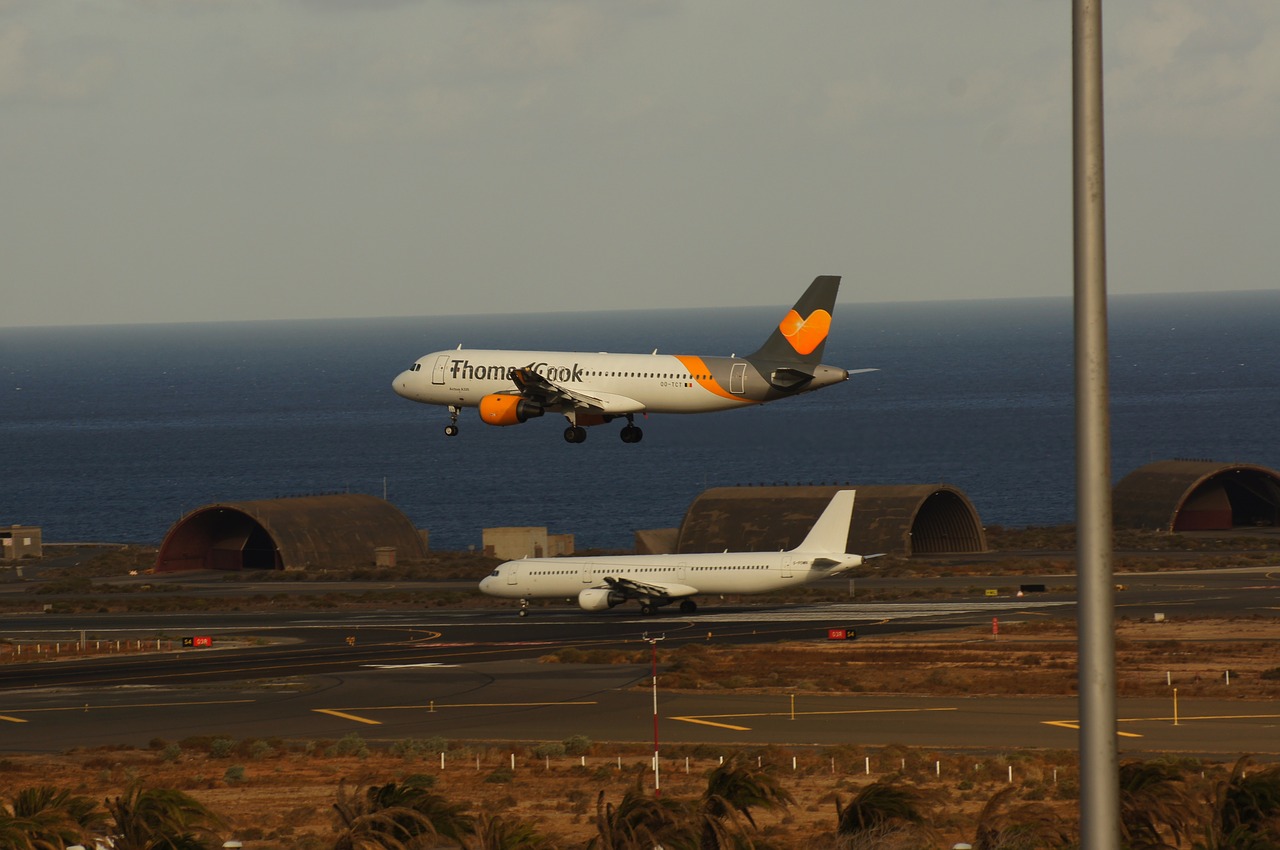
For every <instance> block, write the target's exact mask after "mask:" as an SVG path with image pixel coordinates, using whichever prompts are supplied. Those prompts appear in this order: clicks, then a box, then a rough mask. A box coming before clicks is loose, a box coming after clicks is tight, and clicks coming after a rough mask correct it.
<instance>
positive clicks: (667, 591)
mask: <svg viewBox="0 0 1280 850" xmlns="http://www.w3.org/2000/svg"><path fill="white" fill-rule="evenodd" d="M604 581H605V584H607V585H609V587H610V589H612V590H616V591H618V592H619V593H621V594H623V595H624V596H626V597H627V598H628V599H680V598H681V597H684V596H693V595H694V594H695V593H697V592H698V589H697V588H696V587H690V586H689V585H687V584H667V583H666V582H660V581H635V580H634V579H629V578H612V577H610V576H605V578H604Z"/></svg>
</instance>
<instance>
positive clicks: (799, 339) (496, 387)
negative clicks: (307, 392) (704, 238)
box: [391, 275, 875, 443]
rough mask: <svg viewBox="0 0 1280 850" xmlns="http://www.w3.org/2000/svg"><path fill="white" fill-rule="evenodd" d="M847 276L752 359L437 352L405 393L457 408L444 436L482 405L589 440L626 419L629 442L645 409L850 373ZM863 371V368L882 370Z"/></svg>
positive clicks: (751, 397)
mask: <svg viewBox="0 0 1280 850" xmlns="http://www.w3.org/2000/svg"><path fill="white" fill-rule="evenodd" d="M839 287H840V278H839V277H837V276H834V275H824V276H822V277H818V278H816V279H814V281H813V283H812V284H810V286H809V288H808V289H807V290H805V293H804V295H802V296H800V300H799V301H797V302H796V305H795V306H794V307H793V308H792V309H791V310H790V311H789V312H788V313H787V315H786V316H785V317H783V319H782V322H781V323H779V325H778V327H777V328H776V329H775V330H774V331H773V334H772V335H771V336H770V337H769V339H768V340H767V341H766V342H765V344H764V345H763V346H761V348H760V350H759V351H757V352H755V353H754V354H749V355H747V356H746V357H698V356H693V355H679V354H677V355H660V354H658V352H657V350H656V349H655V350H654V352H653V354H607V353H600V354H588V353H574V352H561V351H501V350H480V349H464V348H463V347H462V346H458V348H457V349H456V350H453V351H437V352H434V353H432V354H428V355H426V356H424V357H419V358H418V360H417V362H415V363H414V364H413V366H411V367H410V368H409V369H407V370H405V371H404V372H401V373H400V374H399V375H398V376H397V377H396V379H395V380H394V381H393V382H392V384H391V386H392V388H393V389H394V390H395V391H396V393H397V394H399V395H401V396H404V397H405V398H407V399H410V400H412V401H420V402H423V403H425V404H442V405H447V406H448V408H449V415H450V420H449V424H448V425H447V426H445V429H444V432H445V434H447V435H448V436H450V437H453V436H456V435H457V433H458V413H459V412H461V410H462V408H464V407H478V408H479V409H480V419H481V421H483V422H485V423H486V424H488V425H518V424H520V423H522V422H526V421H528V420H529V419H532V418H534V417H536V416H542V415H543V414H544V413H559V414H561V415H563V416H564V418H565V419H567V420H568V422H569V426H568V427H567V428H565V431H564V438H565V440H567V441H568V442H570V443H581V442H582V441H584V440H585V439H586V438H587V432H586V426H589V425H601V424H603V423H605V422H611V421H613V420H614V419H618V418H620V417H625V418H626V420H627V424H626V425H625V426H624V427H623V428H622V441H623V442H624V443H638V442H640V438H641V437H642V436H644V434H643V432H642V431H641V430H640V428H638V427H637V426H636V424H635V415H636V414H637V413H709V412H711V411H715V410H730V409H733V408H736V407H744V406H746V405H748V404H760V403H763V402H766V401H773V400H774V399H779V398H786V397H788V396H793V395H799V394H800V393H804V392H810V391H812V390H817V389H822V388H823V387H829V386H831V385H832V384H838V383H840V382H841V381H846V380H848V378H849V375H850V372H848V371H847V370H845V369H839V368H836V367H834V366H823V365H822V363H821V360H822V350H823V347H824V346H825V345H826V341H827V333H828V331H829V330H830V328H831V313H832V311H833V310H834V309H835V302H836V291H837V290H838V289H839ZM873 371H875V370H874V369H858V370H855V373H856V372H873Z"/></svg>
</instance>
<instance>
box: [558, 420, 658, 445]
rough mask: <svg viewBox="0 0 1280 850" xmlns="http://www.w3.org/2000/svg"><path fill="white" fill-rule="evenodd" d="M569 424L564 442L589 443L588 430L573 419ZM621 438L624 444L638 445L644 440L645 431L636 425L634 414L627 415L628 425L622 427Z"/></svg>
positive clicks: (565, 431) (565, 430)
mask: <svg viewBox="0 0 1280 850" xmlns="http://www.w3.org/2000/svg"><path fill="white" fill-rule="evenodd" d="M608 418H612V417H608ZM606 421H607V419H606ZM569 423H570V424H569V427H568V428H565V429H564V441H565V442H566V443H585V442H586V441H587V429H586V428H583V427H582V426H581V425H578V424H576V423H575V422H574V420H572V419H570V420H569ZM619 436H621V437H622V442H624V443H638V442H640V441H641V440H642V439H644V431H641V430H640V428H639V427H638V426H637V425H636V423H635V416H634V415H633V414H630V413H628V414H627V424H626V425H624V426H622V431H621V433H620V434H619Z"/></svg>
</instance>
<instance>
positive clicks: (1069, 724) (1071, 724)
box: [1043, 714, 1280, 738]
mask: <svg viewBox="0 0 1280 850" xmlns="http://www.w3.org/2000/svg"><path fill="white" fill-rule="evenodd" d="M1278 718H1280V714H1198V715H1197V714H1193V715H1190V716H1187V715H1182V716H1179V717H1120V718H1117V719H1116V723H1169V724H1172V725H1180V724H1182V723H1187V722H1190V721H1193V720H1276V719H1278ZM1043 722H1044V725H1046V726H1061V727H1062V728H1063V729H1079V728H1080V721H1079V720H1045V721H1043ZM1116 734H1117V735H1121V736H1123V737H1125V738H1141V737H1143V736H1142V735H1140V734H1138V733H1137V732H1121V731H1119V730H1117V731H1116Z"/></svg>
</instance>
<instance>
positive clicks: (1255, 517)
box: [1112, 460, 1280, 532]
mask: <svg viewBox="0 0 1280 850" xmlns="http://www.w3.org/2000/svg"><path fill="white" fill-rule="evenodd" d="M1112 502H1113V505H1112V513H1113V515H1114V518H1115V525H1116V527H1117V528H1146V529H1155V530H1158V531H1168V532H1174V531H1227V530H1230V529H1233V528H1258V527H1268V526H1276V525H1278V524H1280V474H1277V473H1276V471H1275V470H1272V469H1268V468H1266V467H1265V466H1258V465H1256V464H1251V463H1216V462H1214V461H1208V460H1162V461H1157V462H1155V463H1149V464H1147V465H1146V466H1143V467H1140V468H1138V469H1135V470H1134V471H1133V472H1130V473H1129V474H1128V475H1126V476H1125V477H1124V478H1123V479H1122V480H1121V481H1120V483H1119V484H1117V485H1116V487H1115V490H1114V491H1113V495H1112Z"/></svg>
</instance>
